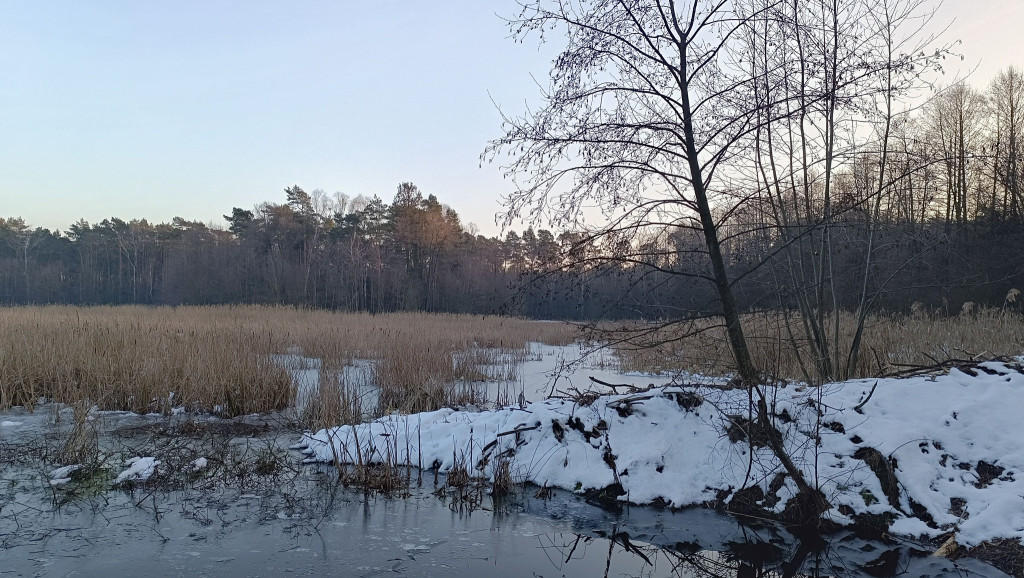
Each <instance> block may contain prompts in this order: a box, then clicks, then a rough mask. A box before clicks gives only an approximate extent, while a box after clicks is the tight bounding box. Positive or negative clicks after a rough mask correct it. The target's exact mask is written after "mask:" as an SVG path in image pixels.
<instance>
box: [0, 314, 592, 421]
mask: <svg viewBox="0 0 1024 578" xmlns="http://www.w3.org/2000/svg"><path fill="white" fill-rule="evenodd" d="M575 337H576V331H575V329H573V328H572V327H570V326H567V325H564V324H559V323H535V322H530V321H526V320H522V319H510V318H500V317H480V316H467V315H429V314H421V313H396V314H389V315H369V314H360V313H334V312H327V311H314V310H301V309H294V308H288V307H255V306H246V307H178V308H170V307H156V308H153V307H134V306H132V307H68V306H47V307H15V308H0V409H3V408H7V407H10V406H12V405H25V406H29V407H31V406H32V405H33V404H35V403H37V401H38V400H39V399H40V398H47V399H51V400H55V401H60V402H66V403H74V402H76V401H79V400H83V399H89V400H91V401H92V403H95V404H96V405H98V406H100V407H101V408H102V409H125V410H132V411H168V410H169V409H170V407H171V406H172V405H173V406H185V407H188V408H193V409H200V410H219V411H221V412H223V413H224V414H226V415H238V414H245V413H253V412H261V411H269V410H275V409H281V408H284V407H287V406H288V405H289V404H291V403H292V401H293V398H294V393H295V392H294V388H293V385H292V381H291V377H290V374H289V372H288V371H287V370H286V369H285V368H283V367H281V366H280V365H278V364H277V363H275V362H274V361H273V359H274V358H273V356H274V355H276V354H282V353H288V352H294V353H299V354H301V355H303V356H306V357H310V358H317V359H320V360H321V367H323V368H325V371H327V374H325V376H326V377H329V372H330V371H334V372H335V374H337V371H338V368H341V367H344V366H345V365H346V364H350V363H351V362H352V361H353V360H354V359H373V360H378V361H377V364H376V369H375V370H374V375H373V377H374V379H375V383H376V385H378V386H380V387H381V389H382V396H383V390H385V389H387V390H389V393H388V394H387V395H386V396H383V397H384V398H385V399H386V400H387V405H388V407H390V408H392V409H400V410H403V411H411V410H418V409H422V408H423V407H426V406H432V407H440V406H441V405H444V404H446V403H450V402H452V401H453V400H455V399H456V398H457V394H458V388H457V386H456V385H453V383H454V382H456V381H458V380H460V379H463V380H468V379H472V376H473V375H474V374H473V372H472V371H471V370H472V369H474V368H478V366H476V365H475V364H474V363H472V362H467V361H466V360H467V359H469V360H472V356H474V355H477V354H473V353H469V352H471V351H472V350H475V349H483V350H493V351H523V350H525V348H526V345H527V343H528V342H529V341H542V342H545V343H549V344H566V343H570V342H572V341H573V340H574V339H575ZM460 360H461V361H460ZM324 382H325V383H326V384H327V385H325V387H329V386H330V384H331V383H334V384H335V385H338V382H337V380H334V381H332V380H330V379H327V380H324ZM438 384H444V385H443V386H440V387H441V388H442V390H443V391H442V392H440V393H438V391H437V389H438V387H439V385H438ZM322 385H324V384H323V383H322ZM346 390H347V391H348V392H349V393H351V391H352V389H351V388H348V387H338V388H337V394H338V395H339V396H343V395H345V394H346ZM425 393H426V394H429V395H425ZM334 394H335V392H334V391H332V390H330V389H325V390H323V391H318V392H317V393H316V395H317V396H318V397H320V398H321V401H323V402H325V403H326V402H327V400H328V399H330V403H333V396H334ZM442 394H443V395H442ZM426 397H429V398H430V400H432V401H431V402H430V403H425V402H424V401H422V399H425V398H426ZM340 402H345V403H348V402H347V401H345V398H341V399H340V401H339V403H340ZM345 411H347V410H345V409H343V408H342V407H338V408H337V410H332V409H330V408H325V412H326V413H325V415H323V416H320V417H318V418H317V419H318V420H319V421H327V420H330V419H333V418H335V417H336V418H337V419H339V420H346V419H351V417H350V416H347V415H345V414H344V412H345Z"/></svg>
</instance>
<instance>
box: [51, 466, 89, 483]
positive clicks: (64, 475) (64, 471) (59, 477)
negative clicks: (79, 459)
mask: <svg viewBox="0 0 1024 578" xmlns="http://www.w3.org/2000/svg"><path fill="white" fill-rule="evenodd" d="M80 469H82V464H74V465H70V466H64V467H62V468H57V469H55V470H53V471H52V472H50V485H51V486H55V487H56V486H63V485H64V484H66V483H68V482H70V481H71V473H72V472H75V471H78V470H80Z"/></svg>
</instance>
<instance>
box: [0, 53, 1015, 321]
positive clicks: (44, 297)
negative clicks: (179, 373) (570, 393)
mask: <svg viewBox="0 0 1024 578" xmlns="http://www.w3.org/2000/svg"><path fill="white" fill-rule="evenodd" d="M890 138H891V139H892V143H893V146H892V149H891V150H888V151H887V153H886V154H887V155H888V158H887V159H886V160H885V162H884V165H885V167H886V169H885V170H886V171H887V172H891V175H892V176H891V178H890V179H889V180H888V182H887V183H886V185H885V187H884V190H883V191H882V193H881V196H879V193H878V192H877V190H876V189H877V183H874V184H873V181H877V180H878V172H879V167H880V166H882V163H880V161H879V159H878V155H877V154H874V155H873V154H871V153H870V152H869V153H863V152H856V151H855V152H851V153H850V154H849V155H848V156H846V157H845V158H844V159H842V161H843V166H842V169H841V170H840V171H839V172H838V173H837V176H836V177H835V179H834V180H835V182H834V183H832V186H833V191H832V198H833V201H832V202H833V203H834V206H833V207H832V211H831V213H832V214H833V215H834V217H832V219H833V222H832V223H831V225H832V227H831V229H830V230H831V231H832V233H830V234H831V235H832V237H831V239H830V243H831V246H832V248H833V250H834V252H835V254H836V259H835V260H834V261H833V267H832V270H831V271H830V273H829V275H830V279H829V282H830V283H835V286H837V287H840V288H843V287H847V288H848V289H849V292H848V294H844V293H843V292H842V291H840V292H839V293H838V294H837V295H836V297H835V299H836V301H837V302H836V303H835V305H836V306H837V307H839V308H841V309H847V310H855V309H857V306H858V303H857V300H858V299H859V298H860V296H861V295H862V289H863V288H862V287H861V285H862V284H863V282H864V281H863V279H864V278H865V277H864V267H865V263H868V262H870V266H871V267H872V268H873V271H874V274H873V275H871V277H870V279H871V280H870V283H871V285H872V286H871V287H870V294H871V295H872V296H873V298H874V299H875V306H876V307H877V308H880V309H882V310H887V311H892V312H906V311H909V310H911V309H912V308H921V307H924V308H927V309H928V310H931V311H940V312H946V313H955V312H958V311H960V310H961V308H962V307H963V305H964V303H967V302H970V303H974V304H977V305H989V306H1004V305H1006V304H1007V303H1008V301H1007V297H1008V294H1009V297H1010V301H1012V300H1013V298H1014V297H1015V294H1013V293H1012V291H1011V290H1012V289H1016V288H1024V79H1022V77H1021V74H1020V72H1019V71H1016V70H1015V69H1013V68H1011V69H1009V71H1008V72H1004V73H1003V74H1001V75H1000V77H999V78H997V80H996V81H995V82H994V83H993V84H992V86H991V87H990V88H989V89H988V90H987V91H986V92H981V91H977V90H975V89H974V88H972V87H970V86H969V85H966V84H959V85H955V86H953V87H950V88H948V89H947V90H945V91H943V92H941V93H940V94H939V95H938V96H937V97H935V98H934V99H933V100H932V102H931V103H930V104H929V105H927V106H926V107H924V108H923V109H922V110H921V111H920V112H919V113H917V114H915V115H913V116H910V115H907V116H906V117H905V118H903V119H902V120H900V121H899V122H896V123H894V125H893V127H892V135H891V136H890ZM280 201H283V202H280ZM802 202H816V201H814V200H813V199H811V200H807V201H802ZM773 206H776V205H773V204H772V202H771V199H770V194H769V193H767V192H765V191H756V192H754V193H753V194H749V195H748V196H747V198H746V200H745V201H744V202H743V203H741V204H739V205H737V206H736V207H735V208H734V209H732V210H730V214H728V215H722V217H721V223H722V225H721V227H722V232H723V235H722V238H723V239H724V240H725V242H724V243H723V248H724V251H725V257H726V259H727V262H728V265H729V267H730V268H731V269H732V276H731V278H733V279H736V280H738V281H736V282H735V287H736V291H737V297H738V299H739V301H740V302H741V306H742V307H743V308H744V309H745V310H760V309H765V310H767V309H772V308H775V307H778V306H780V305H781V304H785V303H787V302H788V300H789V299H790V297H791V295H788V294H787V291H792V289H789V290H787V289H785V284H780V283H778V282H777V278H778V277H779V276H780V271H783V270H784V268H785V267H786V266H787V265H786V263H783V262H782V257H780V255H782V254H783V252H782V251H780V250H779V247H780V239H781V238H782V235H781V234H780V231H779V230H778V225H775V224H773V223H777V222H778V221H777V220H775V219H773V218H772V216H771V211H772V210H775V209H773ZM807 214H813V211H808V212H807ZM797 225H798V226H801V227H803V226H810V227H813V226H815V225H816V224H814V223H799V224H797ZM704 247H705V246H704V244H703V241H702V239H701V236H700V232H699V227H698V226H696V225H695V224H694V223H693V221H692V220H691V219H689V218H685V217H683V218H679V219H678V220H675V221H671V222H664V223H661V224H658V225H648V226H645V227H644V228H642V229H639V228H638V229H630V230H624V231H621V232H619V233H618V234H613V235H609V234H607V231H606V232H605V233H604V234H602V235H600V236H590V235H588V233H587V232H586V231H585V230H577V231H574V230H566V231H560V232H552V231H549V230H545V229H540V230H534V229H532V228H531V229H527V230H525V231H522V232H520V233H516V232H514V231H509V232H507V233H506V234H505V235H504V237H503V238H498V237H485V236H483V235H477V234H474V232H473V231H470V230H467V227H465V226H463V224H462V222H461V221H460V219H459V216H458V214H457V213H456V211H455V210H454V209H452V208H451V207H449V206H446V205H444V204H442V203H441V202H440V201H439V200H438V198H436V197H435V196H434V195H428V196H426V197H424V195H423V194H422V193H421V192H420V191H419V190H418V189H417V187H416V186H415V185H413V184H411V183H402V184H400V185H399V186H398V190H397V194H396V195H395V197H394V199H393V200H392V201H391V202H390V203H386V202H385V201H383V200H382V199H380V198H377V197H374V198H372V199H370V198H366V197H363V196H357V197H354V198H350V197H347V196H345V195H339V194H336V195H333V196H332V195H327V194H325V193H323V192H322V191H319V190H317V191H313V192H312V193H307V192H306V191H304V190H303V189H302V188H300V187H298V186H292V187H289V188H287V189H285V191H284V199H280V200H279V202H266V203H263V204H261V205H259V206H258V207H255V208H254V209H253V210H246V209H241V208H233V209H232V210H231V212H230V214H227V215H225V223H224V228H213V227H210V226H207V225H205V224H203V223H200V222H191V221H187V220H184V219H180V218H175V219H174V220H173V221H172V222H170V223H160V224H153V223H149V222H147V221H146V220H144V219H143V220H131V221H124V220H121V219H118V218H110V219H106V220H104V221H102V222H100V223H94V224H90V223H87V222H85V221H79V222H77V223H75V224H73V225H71V226H70V227H69V228H68V229H67V230H66V231H50V230H47V229H44V228H35V227H33V226H31V224H29V223H26V222H25V221H24V220H22V219H20V218H9V219H0V303H3V304H6V305H20V304H44V303H61V304H75V305H97V304H132V303H134V304H152V305H179V304H189V305H202V304H286V305H295V306H302V307H314V308H328V309H340V310H349V311H369V312H387V311H397V310H420V311H430V312H452V313H478V314H490V313H504V314H515V315H524V316H528V317H533V318H550V319H623V318H676V317H683V316H692V315H701V314H710V313H713V312H715V311H716V310H717V302H716V297H715V295H716V294H715V292H714V290H713V288H712V287H711V285H710V284H709V283H706V282H705V281H706V279H707V277H708V270H709V265H708V259H707V255H706V250H705V248H704ZM869 252H870V253H871V258H870V259H869V258H868V254H869Z"/></svg>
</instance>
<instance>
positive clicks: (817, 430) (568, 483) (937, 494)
mask: <svg viewBox="0 0 1024 578" xmlns="http://www.w3.org/2000/svg"><path fill="white" fill-rule="evenodd" d="M583 371H584V373H583V374H581V375H578V376H577V379H576V382H582V381H585V378H582V377H583V375H585V370H583ZM1021 372H1022V369H1021V366H1020V365H1019V364H1016V363H1009V364H1006V363H997V362H988V363H983V364H980V365H978V366H976V368H974V369H965V371H961V370H957V369H954V370H952V371H951V372H950V373H948V374H945V375H939V376H919V377H912V378H905V379H881V380H877V385H875V384H876V380H856V381H849V382H844V383H833V384H828V385H825V386H822V387H820V388H809V387H800V386H793V385H789V386H788V387H781V388H769V389H768V391H767V393H766V395H767V396H768V403H769V407H770V411H771V413H772V414H773V416H774V426H775V427H776V428H777V429H778V431H779V433H780V434H781V436H782V438H783V439H784V444H785V447H786V448H787V450H788V452H789V453H790V455H791V456H792V457H793V459H794V461H795V462H796V463H797V464H798V465H799V466H800V467H801V468H802V470H803V472H804V476H805V477H806V478H807V479H808V480H809V481H811V480H816V481H817V485H818V486H819V487H820V488H821V490H822V492H823V493H824V494H825V496H826V497H827V498H828V500H829V502H830V503H831V505H832V509H831V510H830V511H829V512H828V514H827V516H828V517H830V518H831V519H833V520H835V521H837V522H839V523H842V524H848V523H852V522H853V521H854V519H855V518H857V517H862V516H864V515H866V514H871V515H875V516H876V517H878V516H881V517H885V516H888V517H889V518H890V519H891V520H894V521H893V523H892V525H891V528H890V531H892V532H895V533H898V534H904V535H911V536H920V535H924V536H932V537H935V536H939V535H942V534H944V533H948V532H956V535H957V540H958V541H959V543H960V544H963V545H968V546H969V545H974V544H978V543H980V542H982V541H985V540H989V539H993V538H1016V539H1022V538H1024V475H1022V473H1024V444H1022V443H1021V439H1022V433H1021V423H1022V417H1021V416H1022V414H1021V411H1022V408H1024V374H1022V373H1021ZM580 378H582V379H580ZM872 390H873V391H872ZM865 402H866V403H865ZM750 403H751V398H750V397H749V396H748V392H747V391H746V390H741V389H734V390H723V389H719V388H715V387H709V386H673V385H668V386H663V387H657V388H653V389H650V390H648V391H643V392H636V393H630V394H621V395H603V396H600V397H595V396H582V397H577V398H576V399H548V400H543V401H535V402H533V403H529V404H528V405H526V406H525V407H523V408H518V407H517V408H512V409H500V410H493V411H455V410H451V409H443V410H439V411H434V412H429V413H420V414H413V415H389V416H385V417H383V418H380V419H378V420H376V421H374V422H372V423H365V424H361V425H358V426H354V427H352V426H346V427H338V428H332V429H325V430H320V431H318V432H316V433H311V434H307V435H305V436H304V438H303V441H302V443H301V444H300V446H301V447H303V448H304V451H305V452H306V453H307V455H308V457H309V459H310V460H313V461H324V462H348V463H355V462H359V461H364V462H366V461H381V460H387V461H391V462H393V463H398V464H411V465H414V466H416V465H422V466H423V467H425V468H437V469H438V470H440V471H441V472H446V471H448V470H450V469H451V468H453V467H455V466H457V465H465V466H466V467H468V468H469V469H470V471H471V472H472V471H475V472H476V473H477V474H478V475H481V476H486V477H492V476H493V475H494V467H493V466H494V464H495V463H496V462H500V461H501V460H502V459H503V458H508V459H509V460H511V471H512V474H513V476H514V477H515V478H516V479H517V481H522V482H532V483H534V484H537V485H540V486H545V485H546V486H551V487H559V488H565V489H568V490H575V491H581V492H582V491H595V490H597V491H604V495H605V496H608V495H612V496H616V495H617V499H618V500H623V501H628V502H632V503H637V504H645V503H661V504H666V505H669V506H673V507H683V506H689V505H694V504H704V503H709V502H710V503H718V504H725V505H733V506H741V505H742V504H740V502H741V501H746V502H747V506H750V505H754V506H756V507H757V508H763V509H764V510H767V511H771V512H777V513H781V512H782V511H783V510H784V508H785V507H786V504H787V502H788V501H789V499H790V498H791V497H793V496H794V495H795V494H796V487H795V485H794V484H793V482H792V480H791V479H790V478H789V477H788V476H782V475H781V474H782V473H783V470H782V468H781V467H780V466H779V465H778V460H777V459H776V458H775V456H774V455H773V454H772V452H771V451H770V450H769V449H768V448H767V447H764V446H763V444H762V443H759V439H758V438H759V435H758V433H757V431H756V429H757V428H756V427H751V424H750V423H749V422H748V421H747V419H748V418H749V417H750V415H751V407H750ZM855 408H856V410H855ZM748 434H749V435H750V437H752V438H753V443H750V442H751V440H750V439H749V438H748ZM878 458H881V459H878ZM890 474H891V475H894V478H895V479H893V478H892V477H887V476H888V475H890ZM892 481H895V482H896V488H898V491H894V489H893V487H892V485H891V483H890V482H892ZM740 490H745V491H740Z"/></svg>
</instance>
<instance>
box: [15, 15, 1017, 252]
mask: <svg viewBox="0 0 1024 578" xmlns="http://www.w3.org/2000/svg"><path fill="white" fill-rule="evenodd" d="M515 9H516V5H515V3H514V2H512V1H511V0H509V1H507V2H506V1H483V0H454V1H452V0H444V1H440V2H423V1H400V0H379V1H374V2H349V1H341V0H338V1H323V2H314V1H292V2H283V1H269V0H245V1H242V0H238V1H229V0H202V1H198V0H178V1H173V2H171V1H159V2H158V1H141V0H140V1H135V2H130V1H120V2H116V1H106V2H82V1H77V0H76V1H64V2H58V1H45V0H40V1H32V2H27V1H20V0H18V1H14V0H2V1H0V216H22V217H24V218H25V219H26V220H27V221H28V222H29V223H30V224H32V225H37V226H45V227H49V228H60V229H65V228H67V226H68V225H70V224H71V223H72V222H74V221H75V220H77V219H79V218H85V219H87V220H89V221H90V222H97V221H99V220H102V219H103V218H105V217H111V216H117V217H121V218H125V219H130V218H141V217H145V218H147V219H149V220H151V221H168V220H170V219H171V218H172V217H174V216H182V217H185V218H187V219H194V220H201V221H219V222H222V220H221V217H220V216H221V215H223V214H226V213H230V211H231V208H232V207H234V206H238V207H243V208H251V207H252V206H253V205H255V204H256V203H259V202H262V201H267V200H271V201H283V199H284V196H283V189H284V188H285V187H287V186H290V185H293V184H298V185H300V186H302V187H303V188H305V189H306V190H312V189H314V188H321V189H324V190H325V191H327V192H328V193H333V192H335V191H341V192H344V193H347V194H349V195H353V196H354V195H356V194H364V195H374V194H376V195H380V196H381V197H382V198H384V199H385V200H388V201H390V199H391V198H392V197H393V195H394V191H395V187H396V186H397V184H398V183H399V182H400V181H412V182H414V183H416V184H417V185H419V187H420V188H421V189H422V190H423V191H424V192H426V193H433V194H436V195H437V196H438V197H439V198H440V199H441V200H442V201H443V202H447V203H448V204H450V205H452V206H453V207H454V208H455V209H456V210H457V211H458V212H459V214H460V215H462V216H463V219H464V221H465V222H470V221H472V222H475V223H476V224H477V225H478V226H479V227H480V229H481V232H484V233H486V234H495V233H497V231H498V229H497V227H495V225H494V217H493V215H494V213H495V211H497V210H498V209H499V204H498V199H499V195H500V194H502V193H504V192H508V188H509V187H510V186H511V183H509V182H508V181H505V180H503V179H502V178H501V174H500V172H499V170H498V169H497V168H496V167H495V166H488V165H485V166H484V167H483V168H482V169H481V168H479V166H478V165H479V154H480V152H481V150H482V149H483V147H484V145H485V144H486V141H487V140H488V139H489V138H494V137H496V136H498V134H499V133H500V130H501V126H500V125H501V121H500V118H499V115H498V113H497V111H496V110H495V107H494V104H493V103H492V102H491V97H490V96H489V94H490V95H491V96H493V98H494V100H495V101H497V102H499V103H501V104H502V105H503V106H504V107H505V108H508V109H509V110H512V111H516V112H518V111H521V110H522V108H523V103H524V101H526V100H527V99H533V98H535V96H536V95H537V92H538V89H537V87H536V86H535V85H534V83H533V80H532V79H531V76H530V74H531V72H532V73H533V74H534V75H536V76H537V77H538V78H540V79H542V80H543V79H544V78H545V75H546V70H547V68H548V65H549V63H550V58H551V55H552V53H551V51H550V50H547V51H544V50H538V48H537V46H536V44H535V43H528V44H517V43H514V42H513V41H511V40H509V39H508V38H507V35H508V31H507V28H506V26H505V24H504V23H503V22H502V21H501V20H500V19H499V18H498V16H496V13H501V14H505V15H509V14H512V13H514V11H515ZM939 15H940V18H944V19H946V20H948V19H949V18H952V17H956V18H957V19H958V20H957V22H956V23H954V24H953V25H952V26H951V28H950V32H949V36H950V37H960V38H962V39H963V40H964V45H963V46H961V47H960V49H961V50H962V51H963V52H964V53H965V54H967V56H968V59H967V61H966V62H968V63H976V62H977V61H978V60H979V59H981V61H982V63H983V64H982V67H981V68H979V70H978V73H977V76H978V78H977V81H976V82H975V84H977V85H983V84H985V83H987V82H988V79H989V78H991V76H992V75H993V74H994V73H995V71H997V70H998V69H1000V68H1003V67H1005V66H1006V65H1008V64H1011V63H1014V62H1015V60H1014V59H1015V58H1017V59H1020V57H1022V56H1024V47H1022V43H1021V42H1020V41H1019V40H1017V36H1018V35H1019V34H1020V30H1022V29H1024V2H1020V1H1019V0H947V3H946V4H945V6H944V7H943V8H942V10H941V11H940V14H939ZM1017 62H1018V63H1019V62H1020V61H1019V60H1017Z"/></svg>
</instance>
